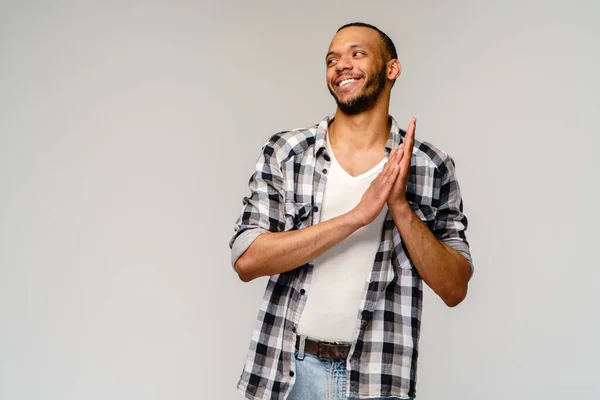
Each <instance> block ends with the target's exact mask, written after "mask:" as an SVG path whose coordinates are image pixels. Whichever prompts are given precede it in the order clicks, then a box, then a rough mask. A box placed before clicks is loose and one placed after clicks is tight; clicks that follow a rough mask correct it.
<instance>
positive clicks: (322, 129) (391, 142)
mask: <svg viewBox="0 0 600 400" xmlns="http://www.w3.org/2000/svg"><path fill="white" fill-rule="evenodd" d="M334 117H335V116H334V115H328V116H326V117H325V118H323V120H322V121H321V123H319V125H318V126H317V135H316V139H315V149H316V150H317V153H316V154H317V156H318V155H319V154H320V153H321V152H323V151H325V149H326V146H327V141H326V139H325V138H326V137H327V132H328V130H329V124H330V123H331V122H332V121H333V119H334ZM389 119H390V121H391V123H392V124H391V128H390V137H389V139H388V141H387V143H386V145H385V154H386V156H388V157H389V155H390V152H391V151H392V150H393V149H395V148H396V147H398V146H400V144H401V143H402V142H403V141H404V135H405V133H406V132H405V131H403V130H402V129H400V127H399V126H398V123H397V122H396V120H395V119H394V117H392V116H391V115H390V116H389Z"/></svg>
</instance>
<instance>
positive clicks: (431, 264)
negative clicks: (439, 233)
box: [390, 203, 471, 307]
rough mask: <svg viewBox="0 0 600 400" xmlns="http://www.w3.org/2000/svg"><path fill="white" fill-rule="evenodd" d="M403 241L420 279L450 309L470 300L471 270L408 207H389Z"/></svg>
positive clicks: (457, 254) (456, 253)
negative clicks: (468, 298) (468, 294)
mask: <svg viewBox="0 0 600 400" xmlns="http://www.w3.org/2000/svg"><path fill="white" fill-rule="evenodd" d="M390 212H391V214H392V217H393V218H394V222H395V223H396V226H397V227H398V231H399V232H400V236H401V237H402V241H403V242H404V245H405V246H406V249H407V250H408V253H409V254H410V258H411V260H412V261H413V263H414V264H415V267H416V268H417V271H419V275H421V278H423V281H424V282H425V283H426V284H427V285H428V286H429V287H431V289H432V290H433V291H434V292H435V293H436V294H437V295H438V296H440V297H441V298H442V300H443V301H444V303H446V305H448V306H449V307H454V306H456V305H458V304H459V303H460V302H462V301H463V300H464V298H465V297H466V296H467V285H468V282H469V279H471V266H470V264H469V262H468V261H467V259H466V258H465V257H464V256H463V255H462V254H461V253H459V252H458V251H456V250H455V249H453V248H452V247H450V246H449V245H447V244H446V243H444V242H442V241H440V240H438V239H437V238H436V237H435V236H434V234H433V233H432V232H431V231H430V230H429V228H427V226H426V225H425V224H424V223H423V221H421V219H420V218H419V217H418V216H417V215H416V214H415V213H414V211H413V210H412V209H411V208H410V206H409V204H408V203H404V204H402V203H397V204H395V205H394V206H392V207H390Z"/></svg>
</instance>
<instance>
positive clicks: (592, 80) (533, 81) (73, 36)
mask: <svg viewBox="0 0 600 400" xmlns="http://www.w3.org/2000/svg"><path fill="white" fill-rule="evenodd" d="M355 20H359V21H364V22H368V23H372V24H375V25H377V26H378V27H380V28H381V29H382V30H384V31H385V32H387V33H388V34H389V36H391V37H392V39H393V40H394V41H395V42H396V45H397V47H398V53H399V58H400V61H401V62H402V64H403V67H404V71H403V73H402V76H401V77H400V79H399V81H398V82H397V84H396V86H395V87H394V89H393V92H392V104H391V113H392V114H393V115H394V116H395V118H396V119H397V120H398V121H399V123H400V125H401V126H407V125H408V122H409V119H410V118H411V117H412V116H416V117H417V118H418V129H417V136H418V137H419V139H421V140H427V141H430V142H432V143H434V144H435V145H436V146H438V147H440V148H442V149H444V150H445V151H446V152H448V153H449V154H450V155H451V156H452V157H453V158H454V160H455V162H456V166H457V173H458V176H459V181H460V184H461V188H462V194H463V199H464V203H465V212H466V214H467V216H468V217H469V221H470V226H469V230H468V238H469V241H470V243H471V248H472V253H473V258H474V262H475V268H476V271H475V276H474V278H473V280H472V281H471V284H470V289H469V295H468V297H467V299H466V300H465V301H464V302H463V303H462V304H461V305H460V306H458V307H456V308H447V307H446V306H444V305H443V303H442V301H441V300H440V299H439V298H437V297H436V296H435V295H434V294H433V292H432V291H431V290H430V289H429V288H427V290H426V293H425V300H424V310H423V325H422V335H421V342H420V350H421V351H420V358H419V380H418V388H417V390H418V398H419V399H422V400H431V399H436V400H437V399H447V400H482V399H485V400H496V399H506V398H511V399H565V398H573V399H597V398H598V392H600V383H599V382H600V380H599V379H598V357H599V356H600V351H599V345H598V338H599V337H600V322H599V318H598V317H599V305H600V290H599V289H600V284H599V280H600V274H599V272H598V270H599V266H600V265H599V264H600V263H599V261H598V239H599V235H598V228H599V222H600V221H599V217H598V215H599V213H598V195H599V190H598V183H599V181H600V179H599V178H598V175H599V172H600V170H599V167H598V161H597V160H596V158H595V155H596V154H597V152H598V145H599V144H600V143H599V142H600V141H599V139H598V122H597V117H598V115H597V113H598V111H599V109H600V101H599V99H598V96H599V93H600V78H599V77H598V71H599V70H600V68H599V66H600V65H599V64H600V52H599V51H598V38H600V28H599V24H598V21H599V20H600V3H598V2H594V1H576V2H574V1H571V2H567V1H556V0H554V1H536V2H533V1H502V2H481V1H453V2H442V1H419V2H416V1H413V2H408V1H372V2H366V1H365V2H312V3H311V2H293V3H292V2H245V1H239V2H234V1H222V2H202V1H195V2H192V1H188V2H184V1H166V0H164V1H145V2H141V1H123V2H117V1H103V2H99V1H96V2H83V1H82V2H77V1H52V2H50V1H46V2H43V1H37V2H33V1H16V0H12V1H10V0H3V1H2V2H1V3H0V399H2V400H22V399H23V400H24V399H26V400H37V399H45V400H71V399H73V400H80V399H85V400H88V399H89V400H95V399H98V400H100V399H102V400H105V399H114V400H129V399H136V400H137V399H140V400H145V399H148V400H153V399H178V400H179V399H181V400H188V399H189V400H191V399H219V400H221V399H224V400H234V399H239V398H241V396H240V395H239V394H238V393H237V392H236V389H235V387H236V384H237V380H238V378H239V376H240V373H241V371H242V367H243V363H244V361H245V357H246V350H247V347H248V344H249V340H250V335H251V331H252V327H253V324H254V321H255V317H256V313H257V310H258V306H259V303H260V300H261V297H262V293H263V289H264V286H265V284H266V278H263V279H258V280H256V281H253V282H251V283H248V284H244V283H242V282H241V281H240V280H239V279H238V278H237V275H236V274H235V273H234V272H233V270H232V268H231V265H230V253H229V248H228V241H229V239H230V237H231V235H232V233H233V224H234V222H235V219H236V218H237V216H238V213H239V211H240V207H241V198H242V197H243V196H245V195H246V194H247V193H248V190H247V186H246V185H247V181H248V178H249V177H250V174H251V173H252V170H253V168H254V162H255V161H256V159H257V157H258V155H259V152H260V147H261V145H262V144H263V143H264V142H265V140H266V139H267V138H268V137H269V136H270V135H272V134H274V133H276V132H278V131H281V130H286V129H292V128H297V127H303V126H309V125H312V124H315V123H318V122H319V121H320V120H321V119H322V118H323V117H324V116H325V115H327V114H330V113H332V112H333V111H334V109H335V104H334V102H333V100H332V99H331V97H330V95H329V93H328V92H327V89H326V85H325V64H324V57H325V53H326V51H327V47H328V45H329V41H330V40H331V37H332V36H333V35H334V33H335V31H336V29H337V28H338V27H339V26H340V25H342V24H344V23H347V22H351V21H355Z"/></svg>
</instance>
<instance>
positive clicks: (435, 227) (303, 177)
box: [230, 23, 473, 400]
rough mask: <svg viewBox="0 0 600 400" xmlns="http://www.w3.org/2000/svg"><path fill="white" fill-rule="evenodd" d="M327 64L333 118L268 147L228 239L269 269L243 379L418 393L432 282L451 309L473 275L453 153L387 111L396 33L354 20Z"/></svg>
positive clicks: (252, 393) (285, 394) (243, 257)
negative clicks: (427, 290)
mask: <svg viewBox="0 0 600 400" xmlns="http://www.w3.org/2000/svg"><path fill="white" fill-rule="evenodd" d="M325 64H326V71H327V73H326V77H327V85H328V88H329V92H330V93H331V95H332V96H333V97H334V99H335V101H336V103H337V109H336V112H335V115H333V116H329V117H327V118H325V119H324V120H323V121H321V123H319V124H318V125H316V126H314V127H311V128H307V129H299V130H293V131H286V132H281V133H278V134H276V135H274V136H273V137H271V138H270V140H269V141H268V142H267V143H266V144H265V145H264V146H263V149H262V153H261V155H260V157H259V159H258V162H257V164H256V171H255V172H254V174H253V175H252V177H251V179H250V184H249V186H250V195H249V196H248V197H245V198H244V200H243V209H242V213H241V215H240V217H239V218H238V221H237V223H236V226H235V233H234V236H233V238H232V239H231V242H230V246H231V253H232V264H233V266H234V268H235V270H236V272H237V273H238V275H239V277H240V278H241V279H242V280H243V281H244V282H247V281H250V280H253V279H255V278H258V277H261V276H270V278H269V281H268V284H267V288H266V291H265V295H264V299H263V302H262V305H261V307H260V310H259V313H258V325H257V327H256V329H255V331H254V333H253V335H252V340H251V344H250V350H249V352H248V359H247V361H246V364H245V367H244V370H243V373H242V376H241V379H240V382H239V384H238V389H239V390H240V392H241V393H243V394H244V395H245V396H246V398H248V399H262V400H267V399H289V400H321V399H323V400H325V399H367V398H368V399H407V398H414V397H415V395H416V390H415V389H416V376H417V371H416V368H417V357H418V343H419V331H420V320H421V304H422V297H423V292H422V282H423V281H424V282H425V283H426V284H427V285H429V286H430V287H431V288H432V289H433V291H434V292H435V293H437V294H438V295H439V296H440V298H441V299H442V300H443V301H444V302H445V303H446V304H447V305H448V306H450V307H453V306H456V305H457V304H459V303H460V302H461V301H462V300H463V299H464V298H465V296H466V294H467V285H468V282H469V279H470V278H471V275H472V272H473V264H472V262H471V256H470V252H469V246H468V243H467V240H466V236H465V231H466V229H467V219H466V217H465V215H464V214H463V211H462V210H463V206H462V199H461V195H460V190H459V186H458V182H457V180H456V174H455V169H454V162H453V161H452V159H451V158H450V157H449V156H448V155H447V154H446V153H444V152H443V151H441V150H439V149H437V148H436V147H434V146H433V145H431V144H429V143H426V142H420V141H417V140H415V129H416V119H415V118H413V119H412V120H411V121H410V123H409V125H408V129H407V130H406V131H403V130H401V129H400V128H399V126H398V124H397V123H396V121H395V120H394V119H393V118H392V117H391V116H390V115H389V103H390V93H391V90H392V86H393V85H394V82H395V80H396V79H397V78H398V77H399V76H400V73H401V66H400V62H399V61H398V57H397V54H396V49H395V46H394V44H393V42H392V41H391V40H390V38H389V37H388V36H387V35H386V34H384V33H383V32H381V31H380V30H379V29H377V28H376V27H374V26H371V25H368V24H364V23H352V24H348V25H345V26H343V27H341V28H340V29H339V30H338V32H337V33H336V35H335V36H334V38H333V40H332V41H331V44H330V46H329V51H328V52H327V55H326V58H325Z"/></svg>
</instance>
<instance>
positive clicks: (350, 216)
mask: <svg viewBox="0 0 600 400" xmlns="http://www.w3.org/2000/svg"><path fill="white" fill-rule="evenodd" d="M343 218H344V219H343V221H344V225H346V226H347V227H349V228H350V229H352V231H355V230H358V229H360V228H362V227H363V226H365V225H367V224H366V223H365V222H364V221H363V219H362V218H361V217H360V215H359V213H358V212H357V211H356V209H352V210H350V211H348V212H347V213H346V214H344V215H343Z"/></svg>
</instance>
